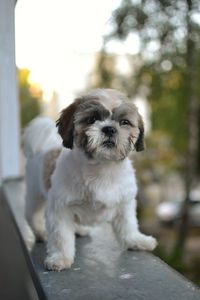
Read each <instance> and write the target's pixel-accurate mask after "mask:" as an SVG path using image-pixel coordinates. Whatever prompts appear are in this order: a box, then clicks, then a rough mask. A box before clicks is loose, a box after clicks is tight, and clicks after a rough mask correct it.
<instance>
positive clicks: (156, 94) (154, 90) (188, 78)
mask: <svg viewBox="0 0 200 300" xmlns="http://www.w3.org/2000/svg"><path fill="white" fill-rule="evenodd" d="M199 14H200V2H199V0H176V1H173V0H171V1H165V0H151V1H148V0H132V1H131V0H123V1H122V2H121V5H120V6H119V8H117V9H116V10H115V11H114V12H113V15H112V24H113V30H112V32H111V33H110V34H109V36H107V37H106V39H105V42H106V43H108V42H109V41H110V40H111V39H119V40H122V41H123V40H125V39H126V38H127V37H130V34H131V33H135V34H137V35H138V36H139V40H140V51H139V55H138V58H139V60H140V61H141V64H140V66H139V67H138V68H137V69H135V68H134V66H133V75H132V77H130V79H129V80H132V82H135V85H132V87H131V89H130V90H129V94H130V95H131V94H132V95H134V94H135V93H141V91H143V93H144V91H145V93H146V96H147V98H148V99H149V101H150V102H151V105H152V118H153V119H152V121H153V124H152V125H153V129H154V130H158V129H159V130H162V131H164V132H166V133H168V134H169V136H170V137H171V142H172V144H173V146H174V148H175V149H176V150H177V151H178V153H179V154H180V155H182V157H183V158H184V160H182V167H183V169H182V170H183V171H184V172H183V173H184V181H185V192H186V196H185V201H184V205H183V210H182V222H181V226H180V229H179V234H178V238H177V245H176V246H177V247H176V248H180V249H182V248H183V246H184V242H185V239H186V234H187V228H188V206H189V201H190V191H191V188H192V184H193V183H194V181H195V178H196V171H197V165H198V164H197V159H198V146H199V119H200V118H199V106H200V101H199V98H200V86H199V84H198V82H199V79H200V23H199V19H198V17H199ZM133 78H134V81H133ZM144 87H148V89H147V88H145V89H144ZM147 91H148V92H147Z"/></svg>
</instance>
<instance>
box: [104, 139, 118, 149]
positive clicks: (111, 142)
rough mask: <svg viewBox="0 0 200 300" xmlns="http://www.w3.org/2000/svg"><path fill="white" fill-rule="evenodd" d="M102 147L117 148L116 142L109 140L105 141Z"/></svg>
mask: <svg viewBox="0 0 200 300" xmlns="http://www.w3.org/2000/svg"><path fill="white" fill-rule="evenodd" d="M102 145H103V147H105V148H113V147H115V142H113V141H111V140H107V141H104V142H103V144H102Z"/></svg>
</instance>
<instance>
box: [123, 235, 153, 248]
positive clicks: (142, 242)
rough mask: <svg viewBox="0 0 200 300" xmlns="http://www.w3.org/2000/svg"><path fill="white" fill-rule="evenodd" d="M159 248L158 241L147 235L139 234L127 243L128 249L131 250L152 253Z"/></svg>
mask: <svg viewBox="0 0 200 300" xmlns="http://www.w3.org/2000/svg"><path fill="white" fill-rule="evenodd" d="M156 246H157V241H156V239H155V238H154V237H152V236H147V235H145V234H142V233H140V234H137V235H135V236H134V238H133V239H131V240H130V241H128V242H127V248H128V249H129V250H145V251H152V250H154V249H155V247H156Z"/></svg>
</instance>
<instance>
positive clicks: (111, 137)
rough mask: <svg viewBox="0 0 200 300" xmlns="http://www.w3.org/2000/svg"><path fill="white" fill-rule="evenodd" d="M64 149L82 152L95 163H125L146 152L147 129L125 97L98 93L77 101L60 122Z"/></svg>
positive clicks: (66, 110) (107, 91) (135, 109)
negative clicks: (145, 130) (135, 155)
mask: <svg viewBox="0 0 200 300" xmlns="http://www.w3.org/2000/svg"><path fill="white" fill-rule="evenodd" d="M57 126H58V132H59V134H60V135H61V137H62V139H63V145H64V146H65V147H66V148H70V149H72V148H73V146H74V145H76V146H77V147H78V148H81V149H82V150H83V151H84V152H85V153H86V154H87V156H88V157H90V158H93V159H96V160H113V161H116V160H122V159H124V158H125V157H127V156H128V154H129V153H130V152H131V151H133V150H136V151H142V150H144V126H143V121H142V118H141V116H140V114H139V113H138V110H137V108H136V106H135V105H134V104H133V103H131V102H130V101H129V100H128V99H127V98H126V97H125V96H124V95H123V94H121V93H120V92H117V91H115V90H111V89H97V90H93V91H91V92H90V93H88V94H86V95H84V96H82V97H80V98H78V99H76V100H75V101H74V102H73V103H72V104H71V105H70V106H69V107H67V108H66V109H64V110H63V111H62V113H61V116H60V118H59V120H58V121H57Z"/></svg>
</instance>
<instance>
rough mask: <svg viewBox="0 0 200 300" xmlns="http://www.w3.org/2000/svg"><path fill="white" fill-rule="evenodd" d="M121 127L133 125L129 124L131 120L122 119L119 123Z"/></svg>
mask: <svg viewBox="0 0 200 300" xmlns="http://www.w3.org/2000/svg"><path fill="white" fill-rule="evenodd" d="M119 125H120V126H123V125H131V123H130V122H129V120H126V119H122V120H120V121H119Z"/></svg>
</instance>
